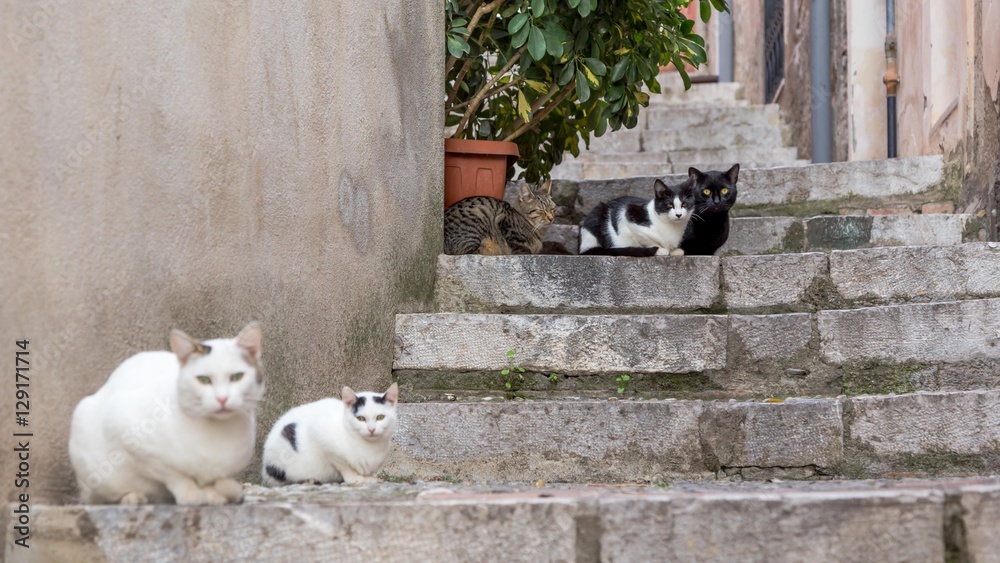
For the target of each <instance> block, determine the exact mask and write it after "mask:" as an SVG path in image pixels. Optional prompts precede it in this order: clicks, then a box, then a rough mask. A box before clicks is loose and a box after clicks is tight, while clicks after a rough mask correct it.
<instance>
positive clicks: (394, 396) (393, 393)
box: [383, 383, 399, 406]
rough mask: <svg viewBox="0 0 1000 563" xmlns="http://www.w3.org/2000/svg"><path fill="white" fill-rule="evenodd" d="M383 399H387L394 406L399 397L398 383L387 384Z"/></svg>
mask: <svg viewBox="0 0 1000 563" xmlns="http://www.w3.org/2000/svg"><path fill="white" fill-rule="evenodd" d="M383 396H384V397H385V400H387V401H389V404H390V405H392V406H396V401H397V400H398V399H399V385H396V384H395V383H393V384H392V385H390V386H389V390H388V391H386V392H385V395H383Z"/></svg>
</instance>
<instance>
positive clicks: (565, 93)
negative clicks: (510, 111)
mask: <svg viewBox="0 0 1000 563" xmlns="http://www.w3.org/2000/svg"><path fill="white" fill-rule="evenodd" d="M575 87H576V79H575V78H574V79H573V80H570V81H569V83H567V84H566V85H565V86H563V87H562V91H560V92H559V95H558V96H557V97H556V99H555V100H553V101H552V103H550V104H548V105H547V106H545V108H544V109H542V111H540V112H538V113H536V114H535V115H534V116H533V117H532V118H531V121H529V122H527V123H525V124H524V125H521V126H520V127H518V128H517V129H516V130H515V131H514V132H513V133H511V134H510V135H507V137H506V138H504V141H513V140H514V139H516V138H518V137H520V136H521V135H522V134H523V133H524V132H525V131H528V130H530V129H531V128H532V127H534V126H535V125H538V123H539V122H540V121H541V120H543V119H545V116H547V115H548V114H550V113H552V110H554V109H556V108H557V107H559V104H561V103H562V102H563V100H565V99H566V98H567V97H569V95H570V94H571V93H572V92H573V88H575Z"/></svg>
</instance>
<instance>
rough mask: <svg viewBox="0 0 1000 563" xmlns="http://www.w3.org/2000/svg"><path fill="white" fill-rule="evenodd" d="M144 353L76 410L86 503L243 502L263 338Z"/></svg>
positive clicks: (77, 463)
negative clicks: (239, 477) (238, 476)
mask: <svg viewBox="0 0 1000 563" xmlns="http://www.w3.org/2000/svg"><path fill="white" fill-rule="evenodd" d="M170 349H171V351H170V352H166V351H164V352H140V353H139V354H136V355H134V356H132V357H131V358H128V359H127V360H125V361H124V362H122V363H121V365H119V366H118V367H117V368H116V369H115V371H113V372H112V373H111V376H110V377H109V378H108V380H107V381H106V382H105V383H104V385H103V386H102V387H101V388H100V389H98V390H97V392H96V393H94V394H93V395H90V396H89V397H85V398H84V399H83V400H82V401H80V403H79V404H78V405H77V406H76V409H75V410H74V411H73V420H72V423H71V424H70V432H69V457H70V461H71V462H72V464H73V471H74V472H75V473H76V479H77V483H78V484H79V487H80V496H81V500H82V501H83V502H84V503H88V504H89V503H97V504H118V503H120V504H146V503H170V502H175V503H177V504H225V503H227V502H239V501H240V500H241V499H242V497H243V486H242V485H240V484H239V483H238V482H236V481H235V480H234V479H233V476H234V475H236V474H237V473H239V472H240V470H242V469H243V468H244V467H245V466H246V464H247V463H248V462H249V461H250V459H251V458H252V457H253V450H254V435H255V430H256V427H257V425H256V421H255V418H254V414H255V411H256V410H257V403H259V402H260V400H261V398H262V397H263V395H264V376H263V373H262V372H261V368H260V351H261V332H260V326H258V325H257V323H250V324H249V325H247V327H246V328H244V329H243V331H242V332H240V334H239V336H237V337H236V338H219V339H215V340H208V341H204V342H202V341H199V340H195V339H194V338H191V337H190V336H188V335H186V334H184V333H183V332H181V331H179V330H174V331H173V332H171V333H170Z"/></svg>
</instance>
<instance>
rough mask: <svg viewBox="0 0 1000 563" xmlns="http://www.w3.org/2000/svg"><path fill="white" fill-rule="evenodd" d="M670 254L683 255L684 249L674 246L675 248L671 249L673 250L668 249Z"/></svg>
mask: <svg viewBox="0 0 1000 563" xmlns="http://www.w3.org/2000/svg"><path fill="white" fill-rule="evenodd" d="M670 255H671V256H684V249H682V248H675V249H673V250H671V251H670Z"/></svg>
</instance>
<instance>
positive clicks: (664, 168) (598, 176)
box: [551, 152, 811, 193]
mask: <svg viewBox="0 0 1000 563" xmlns="http://www.w3.org/2000/svg"><path fill="white" fill-rule="evenodd" d="M616 154H618V153H616ZM633 154H634V155H644V154H647V153H641V152H639V153H633ZM652 154H655V155H656V156H655V157H653V158H651V159H647V158H646V157H641V156H640V157H638V158H636V159H635V161H627V160H625V159H622V160H623V162H588V161H586V160H583V161H581V160H577V159H574V160H570V161H567V162H563V163H562V164H560V165H558V166H556V167H555V168H553V169H552V175H551V177H552V179H553V180H571V181H572V180H619V179H625V178H634V177H636V176H661V177H662V176H664V175H672V174H678V175H680V174H683V175H684V177H686V176H687V172H688V170H689V169H691V168H692V167H693V168H697V169H698V170H702V171H704V170H728V169H729V167H730V166H732V165H733V164H734V163H733V161H726V162H675V163H667V164H659V163H658V162H659V159H660V155H662V154H663V153H652ZM784 156H787V155H776V157H782V158H783V157H784ZM654 162H656V163H654ZM809 164H811V162H810V161H808V160H782V161H772V162H743V163H740V168H741V169H759V168H788V167H793V166H807V165H809ZM652 181H653V180H652V179H650V185H652ZM650 193H652V192H650Z"/></svg>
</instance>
